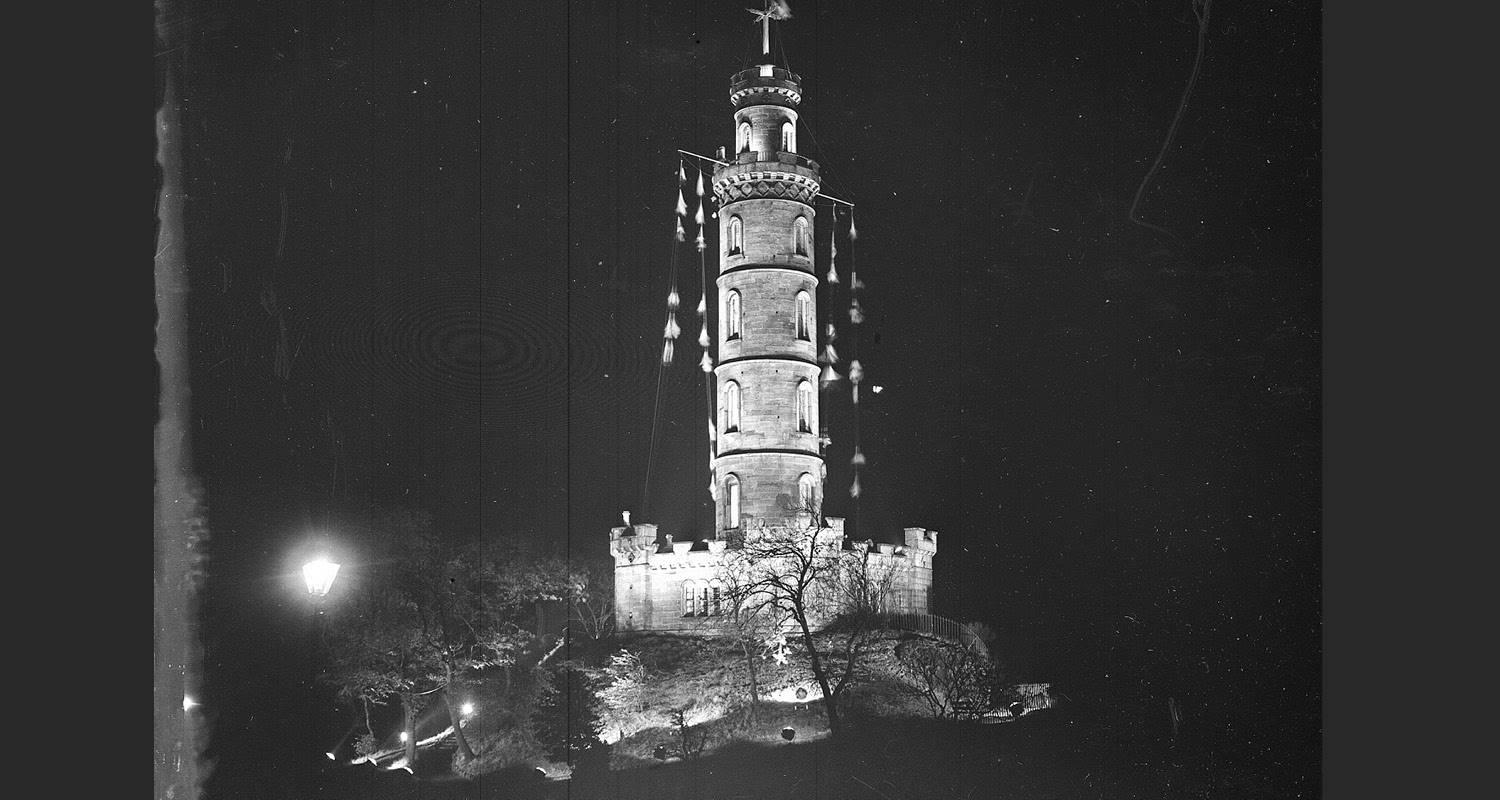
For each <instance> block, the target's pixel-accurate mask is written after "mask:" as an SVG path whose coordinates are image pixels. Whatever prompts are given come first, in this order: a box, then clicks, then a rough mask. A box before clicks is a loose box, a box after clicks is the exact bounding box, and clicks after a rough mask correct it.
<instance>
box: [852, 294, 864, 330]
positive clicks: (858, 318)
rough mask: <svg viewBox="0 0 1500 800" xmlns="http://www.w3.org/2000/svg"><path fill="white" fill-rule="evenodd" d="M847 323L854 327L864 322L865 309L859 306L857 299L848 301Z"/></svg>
mask: <svg viewBox="0 0 1500 800" xmlns="http://www.w3.org/2000/svg"><path fill="white" fill-rule="evenodd" d="M849 321H850V322H852V323H854V324H855V325H858V324H860V323H861V322H864V321H865V309H864V306H861V305H860V304H859V298H857V297H856V298H854V299H852V300H850V301H849Z"/></svg>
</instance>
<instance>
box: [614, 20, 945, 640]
mask: <svg viewBox="0 0 1500 800" xmlns="http://www.w3.org/2000/svg"><path fill="white" fill-rule="evenodd" d="M777 8H782V10H783V11H784V7H782V6H780V5H779V4H775V3H768V4H767V7H766V12H765V13H764V14H762V13H761V12H754V13H756V15H757V16H758V17H760V18H761V23H762V28H761V30H762V39H761V41H762V55H761V57H760V58H759V59H758V62H759V63H757V64H756V65H755V66H752V67H751V68H749V69H745V70H741V71H739V72H737V73H735V74H734V75H733V76H732V77H731V78H730V83H729V102H730V104H731V105H732V106H733V107H734V122H733V124H734V151H733V152H732V153H729V152H725V150H724V149H721V150H720V152H719V154H718V158H715V159H708V158H704V157H702V156H696V155H695V154H691V153H687V151H679V152H681V153H684V154H686V155H692V156H693V157H695V158H699V159H702V161H703V162H708V163H713V164H715V167H714V169H713V172H712V176H711V178H710V179H709V183H710V184H711V186H712V191H713V193H714V196H715V198H716V200H717V201H718V203H717V205H718V211H717V213H716V217H717V219H718V225H719V271H718V275H717V280H716V284H717V286H718V290H717V308H718V330H719V336H718V340H717V342H716V345H717V353H716V354H717V362H716V363H714V365H713V374H714V379H715V380H714V382H713V387H714V388H713V392H714V401H713V404H714V409H713V411H714V420H713V427H712V430H713V436H714V441H713V448H714V449H713V461H712V468H713V476H712V483H711V487H712V492H713V497H714V509H715V521H714V525H713V530H711V531H703V530H676V531H666V530H663V531H658V530H657V526H656V525H655V524H652V523H649V522H634V523H632V522H631V521H630V516H629V513H628V512H627V513H626V514H625V515H624V519H623V520H622V521H623V522H624V524H623V525H619V526H616V527H614V528H612V529H611V530H610V540H609V550H610V554H611V555H612V556H613V558H614V562H615V569H614V595H615V601H614V602H615V608H614V610H615V619H616V623H617V624H618V625H619V628H620V630H621V631H661V632H674V633H696V634H712V633H713V632H714V631H715V630H717V629H718V628H719V627H721V626H722V625H723V624H724V623H725V621H726V620H728V619H730V615H732V613H733V612H732V611H731V606H730V599H729V595H728V594H727V593H726V592H727V589H728V588H729V586H730V584H732V582H733V575H729V574H727V573H726V571H728V570H742V569H743V568H744V566H745V565H744V562H743V561H735V560H734V559H733V558H732V557H733V556H734V555H735V554H736V551H738V550H740V549H741V548H743V547H744V546H745V543H746V542H747V541H749V540H751V537H755V536H771V535H776V534H777V533H778V532H779V533H786V532H788V531H795V532H799V533H803V534H806V535H807V536H809V537H816V539H814V540H813V541H819V542H826V543H830V544H833V545H835V547H834V548H832V550H831V551H828V552H826V557H828V558H841V559H847V560H848V561H849V562H851V563H853V564H857V565H860V567H859V568H861V569H863V570H864V574H868V575H871V576H875V578H874V579H875V580H877V581H879V582H880V583H881V584H883V585H884V586H886V587H887V588H886V589H885V590H884V596H883V598H881V600H880V601H879V602H880V607H881V608H882V609H883V610H885V611H888V612H892V613H902V614H926V613H928V606H929V594H930V591H931V587H932V561H933V557H934V556H935V555H936V554H937V533H936V532H935V531H931V530H928V529H926V528H907V529H906V530H905V534H904V537H903V541H902V542H901V543H889V542H887V543H879V544H877V543H874V542H872V541H869V540H865V541H850V540H849V539H848V537H847V536H845V534H844V520H843V519H841V518H836V517H827V518H824V517H822V515H821V510H822V505H823V484H824V478H825V477H826V471H825V470H824V462H823V448H824V446H825V442H826V440H825V439H824V438H823V437H822V436H821V428H820V422H819V408H818V396H819V392H818V389H819V379H820V366H819V364H818V352H819V351H818V338H819V333H820V331H819V329H818V312H817V293H818V277H817V272H816V271H815V267H814V263H813V241H814V239H813V230H814V229H813V215H814V211H813V201H814V199H815V198H818V197H819V193H820V191H821V185H820V181H819V177H818V165H817V163H816V162H814V161H812V160H811V159H808V158H806V157H804V156H801V155H799V154H798V153H797V126H798V106H799V105H800V104H801V102H802V85H801V78H799V77H798V76H797V75H795V74H793V73H792V72H791V71H789V70H786V69H783V68H781V67H778V66H776V63H775V61H774V60H773V59H772V58H771V56H770V54H769V50H770V20H771V19H785V17H784V16H777V13H778V12H777V11H776V10H775V9H777ZM751 10H752V11H754V10H753V9H751ZM700 169H701V167H700ZM679 175H681V173H680V172H679ZM680 179H681V178H680ZM680 198H681V195H680V194H679V200H680ZM824 198H825V199H827V200H830V201H831V200H832V198H828V197H827V196H826V195H825V196H824ZM839 202H842V201H839ZM678 214H679V215H681V214H683V211H682V210H681V208H679V211H678ZM851 234H852V230H851ZM684 241H685V240H684V239H683V238H682V231H681V229H680V228H679V231H678V238H677V242H679V243H683V242H684ZM683 246H685V245H683ZM831 267H832V265H831V264H830V268H831ZM851 277H852V275H851ZM674 291H675V290H674ZM704 346H705V348H707V340H704ZM708 358H709V355H708V354H707V353H706V354H705V359H708ZM808 511H812V512H815V516H813V517H809V516H807V515H806V513H805V512H808ZM814 520H816V521H817V522H818V523H819V524H818V525H817V527H813V526H812V525H811V524H810V523H812V522H813V521H814ZM761 563H771V564H773V565H774V564H776V563H777V558H774V557H773V558H769V559H767V561H766V562H761ZM788 566H789V567H790V565H788ZM828 574H830V575H831V574H834V573H832V572H830V573H828ZM824 611H826V612H828V613H837V609H831V610H830V609H825V610H824ZM819 613H820V614H821V613H823V612H819ZM824 616H825V617H826V616H827V614H824ZM824 622H826V619H823V618H820V619H819V621H818V622H817V623H816V624H819V625H821V624H823V623H824Z"/></svg>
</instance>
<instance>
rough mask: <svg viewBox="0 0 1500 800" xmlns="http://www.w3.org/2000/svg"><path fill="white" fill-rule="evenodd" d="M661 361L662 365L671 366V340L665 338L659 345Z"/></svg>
mask: <svg viewBox="0 0 1500 800" xmlns="http://www.w3.org/2000/svg"><path fill="white" fill-rule="evenodd" d="M661 363H662V366H664V367H670V366H672V340H671V339H667V340H666V341H664V342H662V346H661Z"/></svg>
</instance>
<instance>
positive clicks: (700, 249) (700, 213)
mask: <svg viewBox="0 0 1500 800" xmlns="http://www.w3.org/2000/svg"><path fill="white" fill-rule="evenodd" d="M693 221H694V222H697V223H698V239H697V244H698V252H700V253H701V252H703V249H704V248H705V247H707V246H708V245H707V243H705V242H704V240H703V198H701V197H700V198H698V213H697V214H695V215H694V216H693Z"/></svg>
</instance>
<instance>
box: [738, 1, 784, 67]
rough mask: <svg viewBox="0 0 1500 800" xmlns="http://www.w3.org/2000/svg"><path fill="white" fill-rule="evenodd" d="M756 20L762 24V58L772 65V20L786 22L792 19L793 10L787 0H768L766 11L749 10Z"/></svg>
mask: <svg viewBox="0 0 1500 800" xmlns="http://www.w3.org/2000/svg"><path fill="white" fill-rule="evenodd" d="M745 10H746V11H749V12H750V13H751V14H754V15H755V19H756V21H757V22H759V23H760V52H761V56H762V57H763V58H765V59H766V60H767V63H770V58H771V20H773V19H774V20H778V21H779V20H786V19H791V18H792V9H791V7H790V6H788V5H787V4H786V2H785V0H766V7H765V8H764V9H754V8H747V9H745Z"/></svg>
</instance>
